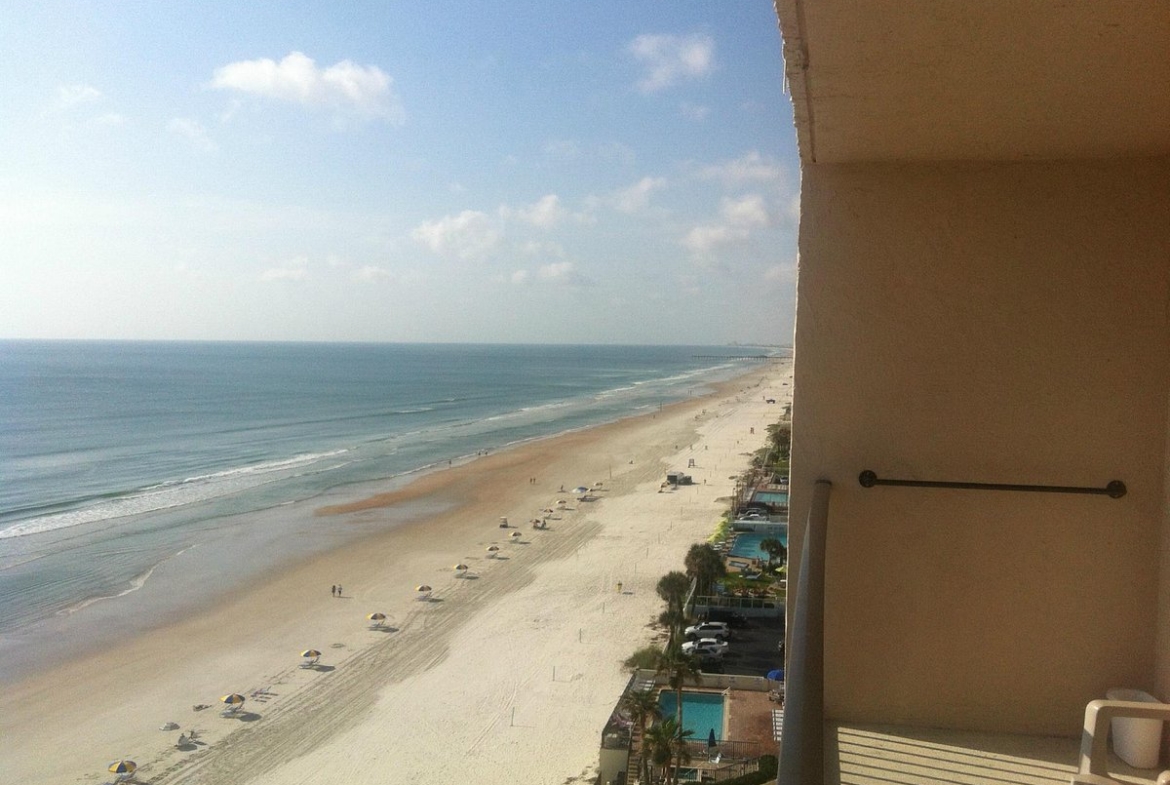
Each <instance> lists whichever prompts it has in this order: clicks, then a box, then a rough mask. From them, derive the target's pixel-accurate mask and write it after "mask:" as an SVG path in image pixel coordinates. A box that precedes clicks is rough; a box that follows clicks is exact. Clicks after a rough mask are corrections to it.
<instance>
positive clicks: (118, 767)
mask: <svg viewBox="0 0 1170 785" xmlns="http://www.w3.org/2000/svg"><path fill="white" fill-rule="evenodd" d="M107 770H108V771H109V772H110V774H116V775H118V779H119V780H128V779H130V778H131V777H132V776H134V772H136V771H138V764H137V763H135V762H134V761H132V760H116V761H114V762H113V763H111V764H110V765H109V767H108V769H107Z"/></svg>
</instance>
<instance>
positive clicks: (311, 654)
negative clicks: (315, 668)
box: [301, 649, 321, 665]
mask: <svg viewBox="0 0 1170 785" xmlns="http://www.w3.org/2000/svg"><path fill="white" fill-rule="evenodd" d="M301 656H302V657H304V658H305V662H304V664H305V665H316V664H317V660H319V659H321V652H319V651H317V650H316V649H305V650H304V651H302V652H301Z"/></svg>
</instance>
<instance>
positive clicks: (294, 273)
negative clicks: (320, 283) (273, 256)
mask: <svg viewBox="0 0 1170 785" xmlns="http://www.w3.org/2000/svg"><path fill="white" fill-rule="evenodd" d="M260 280H261V281H307V280H309V271H308V270H306V269H305V268H304V267H269V268H268V269H267V270H265V271H264V272H262V273H261V274H260Z"/></svg>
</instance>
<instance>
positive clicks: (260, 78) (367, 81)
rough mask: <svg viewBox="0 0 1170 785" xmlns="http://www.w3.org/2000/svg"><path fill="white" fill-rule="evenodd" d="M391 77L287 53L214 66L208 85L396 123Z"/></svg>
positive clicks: (370, 68)
mask: <svg viewBox="0 0 1170 785" xmlns="http://www.w3.org/2000/svg"><path fill="white" fill-rule="evenodd" d="M392 84H393V79H391V78H390V75H389V74H387V73H386V72H385V71H383V70H382V69H381V68H378V67H377V66H373V65H370V66H362V65H358V64H357V63H354V62H351V61H349V60H342V61H341V62H339V63H336V64H334V65H331V66H329V67H328V68H324V69H322V68H318V67H317V65H316V63H314V62H313V60H312V58H310V57H308V56H306V55H304V54H302V53H301V52H292V53H290V54H288V55H286V56H285V57H284V59H282V60H281V61H280V62H279V63H278V62H276V61H274V60H270V59H267V58H263V59H260V60H241V61H239V62H235V63H229V64H227V65H225V66H222V67H220V68H217V69H215V74H214V76H213V78H212V80H211V86H212V87H214V88H216V89H220V90H235V91H239V92H242V93H248V94H251V95H259V96H264V97H266V98H273V99H276V100H278V101H286V102H289V103H295V104H301V105H302V106H309V107H318V106H320V107H327V108H330V109H334V110H339V111H349V112H356V113H358V114H360V115H366V116H370V117H380V118H382V119H384V120H387V121H389V122H393V123H401V122H402V119H403V117H402V108H401V106H400V104H399V102H398V98H397V96H396V95H395V94H394V91H393V89H392Z"/></svg>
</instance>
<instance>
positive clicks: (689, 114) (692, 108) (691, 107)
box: [678, 101, 711, 121]
mask: <svg viewBox="0 0 1170 785" xmlns="http://www.w3.org/2000/svg"><path fill="white" fill-rule="evenodd" d="M678 110H679V112H680V113H681V114H682V116H683V117H685V118H687V119H688V120H696V121H702V120H706V119H707V115H709V114H711V107H709V106H701V105H699V104H692V103H691V102H689V101H683V102H682V103H681V104H679V105H678Z"/></svg>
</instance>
